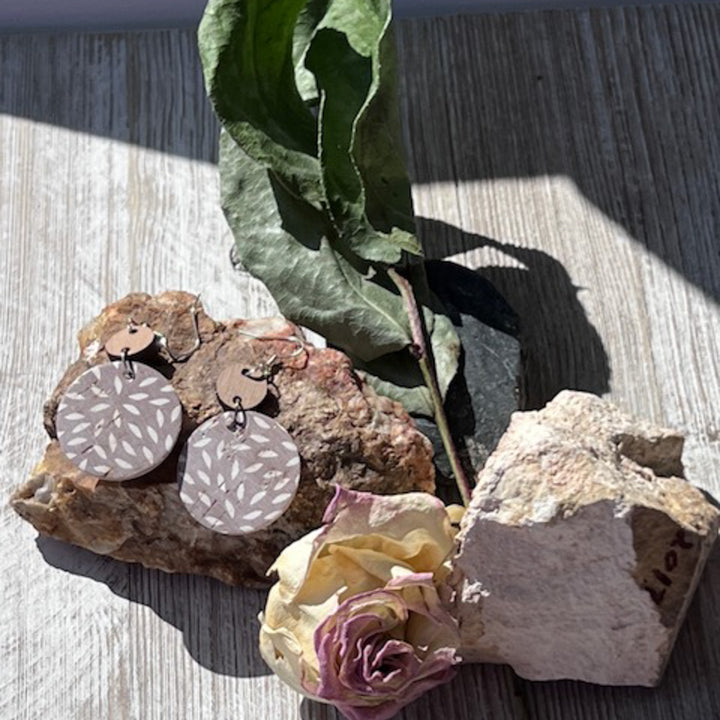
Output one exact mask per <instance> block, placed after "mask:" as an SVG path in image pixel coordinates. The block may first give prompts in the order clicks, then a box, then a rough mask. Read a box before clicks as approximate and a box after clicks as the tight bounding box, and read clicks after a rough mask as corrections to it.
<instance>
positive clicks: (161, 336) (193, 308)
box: [155, 293, 202, 363]
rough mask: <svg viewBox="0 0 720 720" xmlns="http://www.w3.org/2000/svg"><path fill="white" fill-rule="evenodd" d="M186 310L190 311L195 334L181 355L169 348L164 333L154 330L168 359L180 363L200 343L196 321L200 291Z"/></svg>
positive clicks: (193, 352) (195, 350) (198, 326)
mask: <svg viewBox="0 0 720 720" xmlns="http://www.w3.org/2000/svg"><path fill="white" fill-rule="evenodd" d="M188 312H190V314H191V316H192V325H193V332H194V334H195V342H194V343H193V345H192V347H191V348H190V349H189V350H188V351H187V352H185V353H183V354H182V355H175V353H173V351H172V350H171V349H170V344H169V343H168V339H167V336H166V335H164V334H163V333H161V332H156V333H155V337H156V338H157V341H158V344H159V345H160V347H161V348H162V349H163V350H165V352H166V353H167V354H168V355H169V356H170V360H171V361H172V362H174V363H181V362H185V361H186V360H189V359H190V358H191V357H192V356H193V355H194V354H195V353H196V352H197V350H198V349H199V348H200V345H202V337H201V336H200V325H199V321H198V314H199V312H200V293H198V294H197V295H196V296H195V300H194V301H193V304H192V305H191V306H190V308H189V310H188Z"/></svg>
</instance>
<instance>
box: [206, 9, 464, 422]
mask: <svg viewBox="0 0 720 720" xmlns="http://www.w3.org/2000/svg"><path fill="white" fill-rule="evenodd" d="M199 40H200V50H201V58H202V61H203V68H204V73H205V80H206V85H207V89H208V94H209V96H210V98H211V100H212V102H213V104H214V106H215V110H216V112H217V114H218V116H219V118H220V121H221V124H222V126H223V128H224V132H223V135H222V138H221V153H220V174H221V181H222V198H223V208H224V210H225V213H226V215H227V218H228V221H229V223H230V226H231V228H232V230H233V233H234V235H235V240H236V250H237V257H238V258H239V260H240V261H241V262H242V264H243V265H244V266H245V267H246V268H247V270H248V271H249V272H251V273H252V274H253V275H254V276H255V277H257V278H259V279H260V280H262V281H263V282H264V283H265V284H266V285H267V287H268V289H269V290H270V292H271V293H272V295H273V296H274V298H275V300H276V301H277V303H278V306H279V307H280V309H281V311H282V312H283V313H284V314H285V315H286V316H287V317H288V318H290V319H291V320H293V321H295V322H298V323H301V324H303V325H306V326H307V327H309V328H311V329H313V330H315V331H316V332H318V333H320V334H322V335H324V336H325V337H326V338H327V340H328V342H329V343H331V344H332V345H335V346H337V347H339V348H341V349H343V350H345V351H346V352H348V353H349V354H350V355H351V356H352V357H353V358H355V359H357V360H359V361H361V362H363V363H365V364H366V367H367V369H368V372H371V373H379V374H380V375H381V376H382V377H383V378H384V381H385V382H386V387H385V390H386V392H387V394H389V395H391V396H392V397H394V398H396V399H399V400H400V401H402V402H404V403H405V404H406V405H407V406H408V407H409V408H410V409H411V410H415V411H417V412H421V413H424V414H431V412H432V409H431V407H430V404H429V401H428V394H427V391H426V390H425V389H424V388H423V387H422V384H421V383H416V382H415V378H416V375H417V374H419V373H417V368H416V365H417V364H416V362H415V361H414V360H413V359H412V358H411V357H410V355H409V353H408V352H407V347H408V345H409V344H411V342H412V337H411V333H410V330H409V324H408V321H407V314H406V308H405V306H404V303H403V300H402V298H401V297H400V295H399V293H398V292H397V290H396V288H395V287H394V285H393V283H391V282H390V280H389V278H388V274H387V268H388V267H389V266H393V265H400V266H402V267H405V268H406V269H407V268H408V267H409V268H410V270H411V272H413V273H414V274H415V275H417V278H415V279H413V280H412V282H413V287H414V291H415V296H416V298H417V300H418V302H419V303H420V304H421V306H422V307H423V313H424V317H425V321H426V324H427V328H428V332H429V334H430V337H431V342H432V347H433V351H434V354H435V362H436V366H437V370H438V374H439V377H440V385H441V388H442V389H443V391H444V390H445V389H446V388H447V386H448V385H449V382H450V380H451V379H452V376H453V375H454V373H455V372H456V368H457V361H458V354H459V342H458V340H457V336H456V334H455V332H454V330H453V327H452V324H451V323H450V322H449V320H448V319H447V318H446V317H444V310H443V308H442V307H441V306H440V305H439V304H438V303H437V302H435V300H434V298H433V297H432V295H431V294H430V293H429V291H428V290H427V288H426V286H425V283H424V270H423V266H422V263H421V262H418V261H417V259H416V260H415V261H414V262H413V261H412V260H411V258H413V256H420V255H422V250H421V247H420V244H419V242H418V240H417V237H416V236H415V230H414V219H413V214H412V202H411V198H410V184H409V180H408V177H407V172H406V169H405V164H404V160H403V156H402V137H401V128H400V119H399V107H398V102H397V96H396V88H395V81H396V80H395V60H394V46H393V40H392V32H391V3H390V0H210V2H209V4H208V7H207V9H206V12H205V16H204V18H203V21H202V23H201V26H200V31H199ZM416 280H418V282H416ZM403 358H404V359H403Z"/></svg>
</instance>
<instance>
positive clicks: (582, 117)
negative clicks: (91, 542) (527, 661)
mask: <svg viewBox="0 0 720 720" xmlns="http://www.w3.org/2000/svg"><path fill="white" fill-rule="evenodd" d="M719 36H720V5H718V4H709V5H697V6H696V5H678V6H673V5H667V6H655V7H647V8H643V9H606V10H598V11H561V12H560V11H559V12H546V13H531V14H523V15H504V16H503V15H501V16H478V17H472V18H470V17H467V18H452V19H422V20H420V19H419V20H412V21H404V22H402V23H400V24H399V27H398V39H399V49H400V59H401V64H402V67H403V68H404V70H403V77H404V89H403V92H404V95H403V107H404V113H405V118H406V130H407V136H408V140H409V143H410V146H411V148H412V151H411V166H412V172H413V176H414V197H415V203H416V211H417V214H418V215H419V216H421V217H422V218H424V220H423V221H422V222H421V230H422V234H423V239H424V241H425V243H426V245H427V246H428V248H429V249H430V252H431V254H432V255H433V256H439V257H445V256H450V257H454V258H455V259H458V260H460V261H462V262H463V263H465V264H467V265H469V266H471V267H476V268H479V269H480V271H481V272H482V273H483V274H485V275H487V276H488V277H489V278H491V279H492V280H493V281H494V282H495V283H496V284H497V285H498V286H499V287H500V288H501V289H502V290H503V291H504V293H505V294H506V296H507V297H508V298H509V299H510V301H511V303H512V304H513V305H514V306H515V307H516V309H517V310H518V311H519V313H520V315H521V317H522V318H523V320H524V327H525V348H526V350H525V351H526V366H527V370H526V378H525V400H526V402H527V403H528V405H531V406H535V405H539V404H542V403H543V402H544V401H545V400H547V399H548V398H549V397H551V396H552V395H553V394H554V393H555V392H556V391H557V390H558V389H559V388H561V387H575V388H580V389H589V390H593V391H596V392H599V393H602V394H606V395H608V396H609V397H611V398H613V399H615V400H616V401H618V402H619V403H620V404H622V405H623V406H625V407H626V408H628V409H630V410H632V411H634V412H636V413H639V414H641V415H645V416H648V417H650V418H651V419H653V420H655V421H661V422H665V423H668V424H671V425H674V426H676V427H680V428H682V429H683V430H685V431H686V432H687V434H688V443H687V451H686V455H685V461H686V469H687V474H688V476H689V477H690V479H691V480H692V481H693V482H695V483H696V484H698V485H699V486H701V487H703V488H705V489H706V490H708V491H710V492H712V493H714V494H715V495H720V480H719V478H720V472H719V471H720V418H719V417H718V411H717V407H718V406H719V405H720V402H719V401H720V388H719V384H718V373H719V371H718V367H717V362H716V358H717V357H720V347H719V345H720V310H719V309H718V302H719V301H720V239H719V237H720V226H719V222H720V221H719V220H718V218H720V192H719V190H720V187H719V186H720V180H719V179H718V178H719V177H720V174H719V172H718V171H719V170H720V132H718V131H719V130H720V128H719V127H718V118H717V97H718V96H719V95H720V92H719V91H720V87H719V85H720V74H718V70H717V68H718V67H720V57H719V55H720V50H719V48H718V44H717V40H716V39H717V37H719ZM0 67H2V70H3V72H2V77H1V78H0V159H1V161H2V162H0V292H1V293H2V295H1V296H2V299H3V302H2V304H1V305H0V327H1V328H2V333H3V337H5V338H9V339H10V342H6V344H5V347H6V351H5V357H4V358H3V360H2V362H1V363H0V377H1V378H2V382H3V390H4V392H3V393H0V418H2V438H3V444H2V451H1V453H0V470H1V471H2V473H1V475H0V477H1V478H2V483H3V497H4V498H6V497H7V495H8V494H9V492H10V489H11V488H12V486H13V485H15V484H17V483H18V482H20V481H21V480H22V479H23V478H24V477H25V476H26V475H27V474H28V472H29V471H30V468H31V466H32V464H33V462H34V460H35V459H36V458H38V457H39V455H40V451H41V449H42V447H43V444H44V442H45V438H44V437H43V432H42V425H41V405H42V402H43V400H44V398H45V397H46V396H47V395H48V394H49V392H50V390H51V389H52V386H53V384H54V383H55V381H56V380H57V378H58V377H60V374H61V371H62V369H63V368H64V367H65V366H66V365H67V363H68V362H69V361H70V360H71V358H72V357H73V356H74V354H75V352H76V350H75V341H74V334H75V332H76V330H77V328H78V327H79V325H80V324H81V323H82V322H84V321H86V320H87V319H89V318H90V317H92V316H93V315H94V314H96V313H97V311H98V310H99V309H100V308H101V307H102V306H103V305H104V304H106V303H107V302H109V301H111V300H113V299H115V298H117V297H119V296H121V295H123V294H124V293H126V292H129V291H130V290H147V291H149V292H154V291H159V290H161V289H166V288H181V289H186V290H193V291H201V292H202V293H203V298H204V300H205V303H206V304H207V305H208V307H209V310H210V312H211V314H214V315H216V316H243V315H264V314H270V313H272V312H273V311H274V304H273V302H272V299H271V298H269V296H268V295H267V293H266V292H265V291H264V289H263V288H262V286H261V285H260V284H259V283H257V282H256V281H253V280H251V279H250V278H248V277H247V276H244V275H242V274H240V275H238V274H234V273H232V272H231V271H230V268H229V263H228V250H229V247H230V242H231V241H230V236H229V233H228V231H227V229H226V227H225V225H224V221H223V219H222V215H221V213H220V211H219V209H218V206H217V202H218V197H217V175H216V168H215V166H214V161H215V140H216V133H217V128H216V124H215V121H214V119H213V117H212V113H211V111H210V109H209V108H208V105H207V103H206V101H205V100H204V94H203V90H202V84H201V79H200V73H199V68H198V65H197V58H196V53H195V49H194V40H193V36H192V33H190V32H185V31H173V32H153V33H146V34H127V35H52V36H41V35H36V36H22V37H21V36H16V37H12V36H10V37H5V38H0ZM0 533H2V540H3V546H4V548H5V552H3V553H2V556H1V557H0V577H1V578H2V581H0V582H1V584H0V587H1V588H2V594H1V597H2V599H3V603H2V604H1V605H0V689H2V693H0V718H2V720H5V718H8V720H9V719H10V718H13V719H16V718H17V719H18V720H36V719H37V718H40V717H44V716H46V715H47V716H52V717H55V718H59V719H60V720H65V719H67V720H90V719H92V720H97V719H98V718H101V719H104V718H112V719H118V720H127V719H132V720H135V719H137V720H154V719H155V718H158V720H159V719H160V718H166V717H168V716H173V717H178V718H193V720H194V719H196V718H199V719H205V718H207V719H208V720H209V719H210V718H213V719H221V720H225V719H226V718H227V719H228V720H230V718H233V720H238V719H239V720H244V719H245V718H247V719H248V720H249V719H250V718H258V717H278V718H289V719H290V720H293V719H297V718H302V719H303V720H325V719H330V718H333V719H334V718H337V717H338V716H337V715H336V713H335V712H334V711H333V710H331V709H329V708H326V707H324V706H320V705H315V704H312V703H307V702H305V703H302V704H299V699H298V697H297V696H296V695H295V694H294V693H292V692H291V691H290V690H288V689H286V688H285V687H284V686H282V685H281V683H280V682H279V681H277V680H276V679H275V678H273V677H272V676H269V675H267V670H266V669H265V667H264V666H263V664H262V662H261V660H260V659H259V657H258V654H257V651H256V650H255V646H256V636H257V624H256V620H255V616H256V614H257V612H258V611H259V610H260V609H261V607H262V604H263V596H262V594H260V593H256V592H245V591H241V590H237V589H231V588H227V587H224V586H221V585H220V584H218V583H215V582H213V581H209V580H206V579H203V578H195V577H187V576H167V575H164V574H162V573H158V572H151V571H146V570H144V569H142V568H139V567H135V566H126V565H123V564H121V563H117V562H114V561H110V560H107V559H105V558H102V557H99V556H95V555H92V554H90V553H87V552H83V551H79V550H76V549H73V548H69V547H65V546H63V545H61V544H59V543H55V542H50V541H46V540H42V539H39V540H36V538H35V534H34V532H33V530H32V528H30V527H29V526H27V525H25V524H24V523H22V521H20V519H19V518H17V517H16V516H15V515H14V514H13V513H12V511H10V510H9V509H8V507H7V503H6V502H3V503H2V508H1V509H0ZM718 677H720V553H718V552H716V553H715V554H714V555H713V557H712V559H711V561H710V565H709V568H708V570H707V573H706V576H705V578H704V580H703V581H702V583H701V586H700V589H699V593H698V596H697V598H696V600H695V602H694V604H693V606H692V607H691V610H690V615H689V618H688V621H687V623H686V625H685V627H684V629H683V631H682V632H681V635H680V638H679V641H678V646H677V648H676V651H675V653H674V655H673V658H672V660H671V663H670V666H669V669H668V673H667V676H666V679H665V681H664V683H663V685H662V686H661V687H660V688H659V689H657V690H638V689H628V688H624V689H615V688H598V687H592V686H588V685H583V684H579V683H572V682H564V683H543V684H533V683H529V682H525V681H522V680H518V679H517V678H516V677H515V676H514V675H513V673H512V672H511V671H509V670H508V669H507V668H504V667H492V666H482V667H481V666H475V667H466V668H463V670H462V671H461V673H460V675H459V677H458V678H457V679H456V680H455V681H454V682H453V683H452V684H451V685H450V686H447V687H444V688H440V689H438V690H436V691H434V692H432V693H430V694H429V695H428V696H426V697H425V698H423V699H421V700H419V701H418V702H416V703H414V704H413V705H412V706H410V707H409V708H407V709H406V710H405V711H404V712H403V713H402V714H401V716H400V717H402V718H404V720H420V718H428V717H438V718H440V717H442V718H447V719H448V720H451V719H452V720H470V718H472V719H473V720H474V719H476V718H483V719H485V718H487V719H492V720H526V719H529V718H532V719H537V720H545V719H553V720H560V719H562V720H566V719H567V720H576V719H581V720H586V719H587V720H610V719H611V718H612V719H613V720H615V719H616V718H621V719H623V718H628V719H630V718H633V719H635V718H638V719H643V718H645V719H647V720H650V719H653V720H656V719H658V720H670V719H672V720H694V719H695V718H702V719H703V720H704V719H706V718H720V686H719V685H718V683H717V678H718Z"/></svg>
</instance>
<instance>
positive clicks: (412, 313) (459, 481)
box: [387, 268, 471, 507]
mask: <svg viewBox="0 0 720 720" xmlns="http://www.w3.org/2000/svg"><path fill="white" fill-rule="evenodd" d="M387 272H388V275H389V276H390V279H391V280H392V281H393V282H394V283H395V285H396V286H397V288H398V290H399V291H400V294H401V295H402V298H403V301H404V302H405V309H406V311H407V314H408V319H409V321H410V330H411V332H412V338H413V347H412V348H411V351H412V353H413V355H415V357H416V358H417V361H418V364H419V365H420V372H422V376H423V380H425V384H426V385H427V388H428V390H429V391H430V398H431V400H432V404H433V411H434V414H435V422H436V423H437V426H438V431H439V432H440V437H441V438H442V444H443V447H444V448H445V452H446V453H447V456H448V460H449V461H450V467H451V468H452V471H453V475H454V476H455V484H456V485H457V488H458V490H459V491H460V496H461V497H462V501H463V504H464V505H465V507H467V506H468V505H469V504H470V495H471V490H470V483H469V482H468V479H467V475H465V470H463V466H462V463H461V462H460V455H459V454H458V451H457V448H456V447H455V443H454V442H453V439H452V434H451V433H450V426H449V425H448V421H447V415H446V414H445V406H444V405H443V399H442V395H441V394H440V388H439V387H438V381H437V374H436V373H435V366H434V363H433V357H432V350H431V348H430V345H429V343H427V342H426V340H425V328H424V326H423V317H422V314H421V312H420V310H419V309H418V305H417V301H416V299H415V293H413V289H412V286H411V285H410V283H409V282H408V280H407V279H406V278H404V277H403V276H402V275H400V273H398V272H397V271H396V270H394V269H393V268H389V269H388V271H387Z"/></svg>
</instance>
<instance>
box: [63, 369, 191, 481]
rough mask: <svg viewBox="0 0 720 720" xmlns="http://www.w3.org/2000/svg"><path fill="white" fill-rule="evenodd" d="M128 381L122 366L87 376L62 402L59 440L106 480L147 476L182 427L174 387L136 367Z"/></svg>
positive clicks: (72, 455)
mask: <svg viewBox="0 0 720 720" xmlns="http://www.w3.org/2000/svg"><path fill="white" fill-rule="evenodd" d="M133 370H134V371H135V377H134V378H132V379H131V378H128V377H126V376H125V373H124V371H123V364H122V363H121V362H110V363H105V364H104V365H97V366H95V367H93V368H90V370H87V371H86V372H84V373H83V374H82V375H81V376H80V377H79V378H77V380H75V382H73V384H72V385H70V387H69V388H68V390H67V392H66V393H65V394H64V395H63V397H62V399H61V400H60V405H59V407H58V412H57V418H56V422H55V424H56V429H57V438H58V441H59V443H60V447H61V448H62V450H63V452H64V453H65V455H66V456H67V457H68V459H69V460H71V461H72V463H73V464H74V465H76V466H77V467H78V468H79V469H80V470H82V471H83V472H86V473H88V475H95V476H96V477H99V478H102V479H103V480H132V479H133V478H137V477H140V476H141V475H145V473H148V472H150V471H151V470H153V469H154V468H156V467H157V466H158V465H160V463H161V462H163V460H165V458H167V456H168V455H169V454H170V451H171V450H172V449H173V447H174V445H175V443H176V442H177V438H178V435H179V434H180V425H181V423H182V407H181V405H180V401H179V400H178V397H177V395H176V394H175V391H174V390H173V388H172V385H170V383H168V381H167V380H166V379H165V378H164V377H163V376H162V375H161V374H160V373H159V372H157V370H153V369H152V368H150V367H148V366H147V365H142V364H140V363H133Z"/></svg>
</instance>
